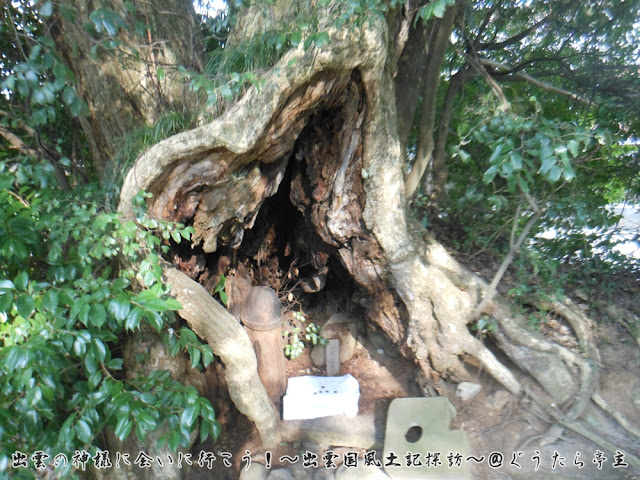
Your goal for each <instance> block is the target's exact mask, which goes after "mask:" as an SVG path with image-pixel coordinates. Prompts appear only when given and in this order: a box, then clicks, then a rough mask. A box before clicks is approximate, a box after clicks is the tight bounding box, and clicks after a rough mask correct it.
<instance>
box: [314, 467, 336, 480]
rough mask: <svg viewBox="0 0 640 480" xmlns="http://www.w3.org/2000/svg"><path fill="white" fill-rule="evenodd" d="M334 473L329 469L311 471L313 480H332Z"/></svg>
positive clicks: (334, 476)
mask: <svg viewBox="0 0 640 480" xmlns="http://www.w3.org/2000/svg"><path fill="white" fill-rule="evenodd" d="M335 478H336V472H335V470H333V469H329V468H316V469H315V470H314V471H313V480H334V479H335Z"/></svg>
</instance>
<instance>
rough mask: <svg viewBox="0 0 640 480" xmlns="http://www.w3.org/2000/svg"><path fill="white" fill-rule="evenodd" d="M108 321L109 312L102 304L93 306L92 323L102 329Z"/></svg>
mask: <svg viewBox="0 0 640 480" xmlns="http://www.w3.org/2000/svg"><path fill="white" fill-rule="evenodd" d="M106 321H107V311H106V310H105V309H104V307H103V306H102V304H101V303H94V304H92V305H91V322H92V323H93V324H94V325H95V326H96V327H98V328H100V327H102V326H103V325H104V324H105V322H106Z"/></svg>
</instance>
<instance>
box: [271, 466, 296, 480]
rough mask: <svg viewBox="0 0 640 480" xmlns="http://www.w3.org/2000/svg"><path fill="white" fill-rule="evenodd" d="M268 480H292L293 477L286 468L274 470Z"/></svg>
mask: <svg viewBox="0 0 640 480" xmlns="http://www.w3.org/2000/svg"><path fill="white" fill-rule="evenodd" d="M268 479H269V480H294V479H293V475H292V474H291V472H290V471H289V469H287V468H276V469H275V470H271V473H270V474H269V477H268Z"/></svg>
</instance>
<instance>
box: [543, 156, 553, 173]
mask: <svg viewBox="0 0 640 480" xmlns="http://www.w3.org/2000/svg"><path fill="white" fill-rule="evenodd" d="M555 164H556V157H547V158H545V159H544V160H543V161H542V165H541V166H540V173H542V174H543V175H544V174H545V173H547V172H548V171H549V170H551V167H553V166H555Z"/></svg>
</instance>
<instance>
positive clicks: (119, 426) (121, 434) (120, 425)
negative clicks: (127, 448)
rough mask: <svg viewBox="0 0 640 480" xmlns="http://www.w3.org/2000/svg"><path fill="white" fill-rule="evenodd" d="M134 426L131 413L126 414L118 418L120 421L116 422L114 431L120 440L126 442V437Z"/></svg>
mask: <svg viewBox="0 0 640 480" xmlns="http://www.w3.org/2000/svg"><path fill="white" fill-rule="evenodd" d="M132 428H133V422H132V421H131V420H130V419H129V415H124V416H122V417H120V418H118V422H117V423H116V428H115V430H114V433H115V434H116V437H118V440H120V441H121V442H124V441H125V439H126V438H127V437H128V436H129V434H130V433H131V429H132Z"/></svg>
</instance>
